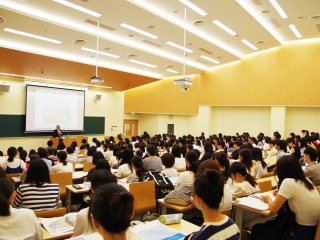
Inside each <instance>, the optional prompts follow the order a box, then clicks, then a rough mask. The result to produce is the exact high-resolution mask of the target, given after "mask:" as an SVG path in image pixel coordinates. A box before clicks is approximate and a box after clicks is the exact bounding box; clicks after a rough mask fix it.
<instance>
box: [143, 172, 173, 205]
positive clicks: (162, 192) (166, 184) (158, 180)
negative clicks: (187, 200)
mask: <svg viewBox="0 0 320 240" xmlns="http://www.w3.org/2000/svg"><path fill="white" fill-rule="evenodd" d="M150 180H153V181H154V182H155V188H156V199H159V198H164V197H165V196H166V195H167V194H168V193H169V192H170V191H171V190H172V189H174V187H173V184H172V182H171V181H170V179H169V178H168V177H166V176H165V175H164V174H163V173H162V172H150V171H149V172H147V173H146V175H145V176H144V181H150Z"/></svg>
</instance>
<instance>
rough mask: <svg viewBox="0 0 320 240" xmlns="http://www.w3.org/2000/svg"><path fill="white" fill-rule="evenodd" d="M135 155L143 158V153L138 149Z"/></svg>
mask: <svg viewBox="0 0 320 240" xmlns="http://www.w3.org/2000/svg"><path fill="white" fill-rule="evenodd" d="M135 155H136V156H139V157H143V152H142V151H141V150H140V149H138V150H136V152H135Z"/></svg>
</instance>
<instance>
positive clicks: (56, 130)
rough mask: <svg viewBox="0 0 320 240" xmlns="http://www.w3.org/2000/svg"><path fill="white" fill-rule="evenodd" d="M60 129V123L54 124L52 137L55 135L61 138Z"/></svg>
mask: <svg viewBox="0 0 320 240" xmlns="http://www.w3.org/2000/svg"><path fill="white" fill-rule="evenodd" d="M62 134H63V133H62V131H61V129H60V125H57V126H56V129H55V130H53V133H52V137H57V138H61V137H62Z"/></svg>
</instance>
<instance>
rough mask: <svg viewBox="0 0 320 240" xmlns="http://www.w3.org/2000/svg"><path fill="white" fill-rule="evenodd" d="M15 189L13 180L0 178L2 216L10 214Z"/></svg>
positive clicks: (0, 208)
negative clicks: (11, 198) (11, 199)
mask: <svg viewBox="0 0 320 240" xmlns="http://www.w3.org/2000/svg"><path fill="white" fill-rule="evenodd" d="M13 191H14V187H13V185H12V183H11V182H9V181H8V180H7V179H6V178H1V179H0V216H2V217H4V216H10V202H9V200H10V197H11V195H12V193H13Z"/></svg>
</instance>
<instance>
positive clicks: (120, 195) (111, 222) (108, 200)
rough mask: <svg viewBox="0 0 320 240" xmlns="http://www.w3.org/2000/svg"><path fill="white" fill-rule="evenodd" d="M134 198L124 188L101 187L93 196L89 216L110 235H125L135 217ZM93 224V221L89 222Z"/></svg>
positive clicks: (110, 184)
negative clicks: (133, 216)
mask: <svg viewBox="0 0 320 240" xmlns="http://www.w3.org/2000/svg"><path fill="white" fill-rule="evenodd" d="M133 201H134V200H133V196H132V194H131V193H130V192H128V191H127V190H126V189H125V188H124V187H123V186H121V185H118V184H116V183H109V184H105V185H103V186H100V187H99V188H98V190H97V191H96V193H95V194H94V195H93V198H92V201H91V203H90V208H89V216H91V215H92V217H94V219H96V220H97V222H99V224H100V225H101V226H102V227H103V228H104V229H105V231H107V232H110V233H123V232H125V231H126V230H127V229H128V227H129V226H130V222H131V219H132V215H133ZM89 222H91V221H89Z"/></svg>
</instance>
